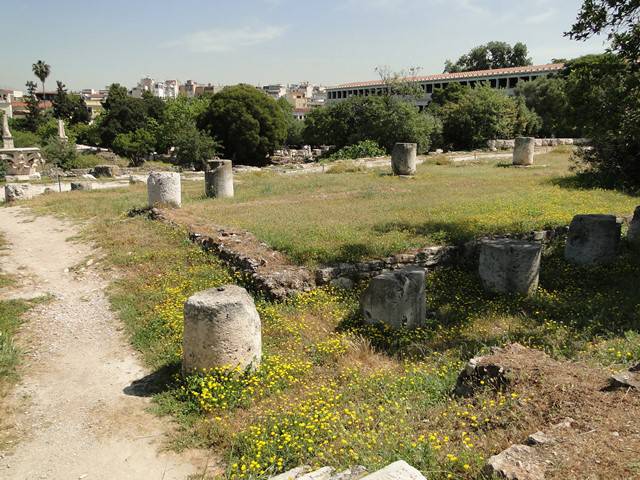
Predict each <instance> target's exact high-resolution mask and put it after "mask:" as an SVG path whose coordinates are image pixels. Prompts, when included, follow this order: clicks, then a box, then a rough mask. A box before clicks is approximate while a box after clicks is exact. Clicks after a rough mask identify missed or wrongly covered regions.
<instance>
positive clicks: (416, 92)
mask: <svg viewBox="0 0 640 480" xmlns="http://www.w3.org/2000/svg"><path fill="white" fill-rule="evenodd" d="M375 70H376V73H377V74H378V76H379V77H380V80H381V81H382V84H383V85H384V86H385V88H384V90H383V92H384V93H383V94H384V95H392V96H395V95H397V96H401V97H405V98H407V99H414V100H415V99H420V98H422V97H424V91H423V90H422V87H421V86H420V84H418V83H416V82H412V81H411V79H412V78H414V77H417V76H418V75H419V73H420V70H421V69H420V67H409V68H408V69H407V70H401V71H399V72H393V71H391V69H390V68H389V67H387V66H379V67H376V69H375Z"/></svg>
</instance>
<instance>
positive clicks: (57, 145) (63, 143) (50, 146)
mask: <svg viewBox="0 0 640 480" xmlns="http://www.w3.org/2000/svg"><path fill="white" fill-rule="evenodd" d="M42 153H43V154H44V157H45V158H46V159H47V162H49V163H52V164H54V165H56V166H58V167H60V168H62V169H63V170H69V169H70V168H74V166H75V164H76V161H77V159H78V152H77V151H76V145H75V143H73V141H71V140H62V139H60V138H58V137H50V138H49V139H48V140H47V143H46V144H45V146H44V147H43V149H42Z"/></svg>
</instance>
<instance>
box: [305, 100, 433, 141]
mask: <svg viewBox="0 0 640 480" xmlns="http://www.w3.org/2000/svg"><path fill="white" fill-rule="evenodd" d="M439 128H440V127H439V122H438V121H437V120H436V119H435V118H433V117H432V116H431V115H429V114H425V113H420V112H419V111H418V109H417V108H416V107H415V106H414V105H413V104H412V103H410V102H409V101H407V100H404V99H403V98H400V97H393V96H372V97H351V98H349V99H347V100H344V101H342V102H339V103H334V104H330V105H328V106H326V107H323V108H318V109H315V110H313V111H312V112H311V113H310V114H309V115H308V116H307V118H306V122H305V129H304V139H305V141H306V142H307V143H309V144H312V145H334V146H336V147H337V148H342V147H346V146H348V145H354V144H357V143H358V142H361V141H364V140H373V141H374V142H376V143H377V144H378V145H380V146H381V147H382V148H384V149H385V151H386V152H387V153H388V152H391V149H392V148H393V146H394V145H395V144H396V143H398V142H411V143H417V144H418V151H419V152H421V153H423V152H426V151H428V150H429V148H430V146H431V144H432V137H433V136H435V135H437V134H438V132H439Z"/></svg>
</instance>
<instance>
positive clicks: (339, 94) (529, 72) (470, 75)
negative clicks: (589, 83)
mask: <svg viewBox="0 0 640 480" xmlns="http://www.w3.org/2000/svg"><path fill="white" fill-rule="evenodd" d="M563 68H564V64H562V63H552V64H548V65H529V66H525V67H512V68H496V69H493V70H480V71H475V72H458V73H440V74H436V75H427V76H419V77H408V78H405V79H403V80H404V81H406V82H410V83H417V84H419V85H420V87H421V88H422V90H423V91H424V97H423V98H422V99H420V100H419V101H417V102H416V103H417V105H418V106H420V107H424V106H426V105H428V104H429V102H430V101H431V95H432V94H433V91H434V90H435V89H438V88H446V87H447V86H448V85H449V84H450V83H459V84H461V85H468V86H471V87H474V86H475V85H477V84H486V85H489V86H490V87H491V88H498V89H503V90H505V91H506V93H507V94H513V91H514V89H515V88H516V86H517V85H518V83H519V82H528V81H531V80H535V79H536V78H538V77H542V76H547V75H551V74H555V73H559V72H560V71H562V69H563ZM388 91H389V87H388V85H386V84H385V83H384V82H383V81H382V80H373V81H368V82H353V83H344V84H342V85H338V86H336V87H331V88H328V89H327V99H328V101H329V102H335V101H340V100H344V99H346V98H349V97H353V96H370V95H382V94H384V93H388Z"/></svg>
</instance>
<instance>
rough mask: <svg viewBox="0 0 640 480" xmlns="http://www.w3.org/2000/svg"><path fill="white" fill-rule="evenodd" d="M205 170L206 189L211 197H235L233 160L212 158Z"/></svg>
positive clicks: (206, 192)
mask: <svg viewBox="0 0 640 480" xmlns="http://www.w3.org/2000/svg"><path fill="white" fill-rule="evenodd" d="M209 166H210V170H209V171H207V172H204V189H205V194H206V195H207V197H209V198H231V197H233V166H232V163H231V160H211V161H209Z"/></svg>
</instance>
